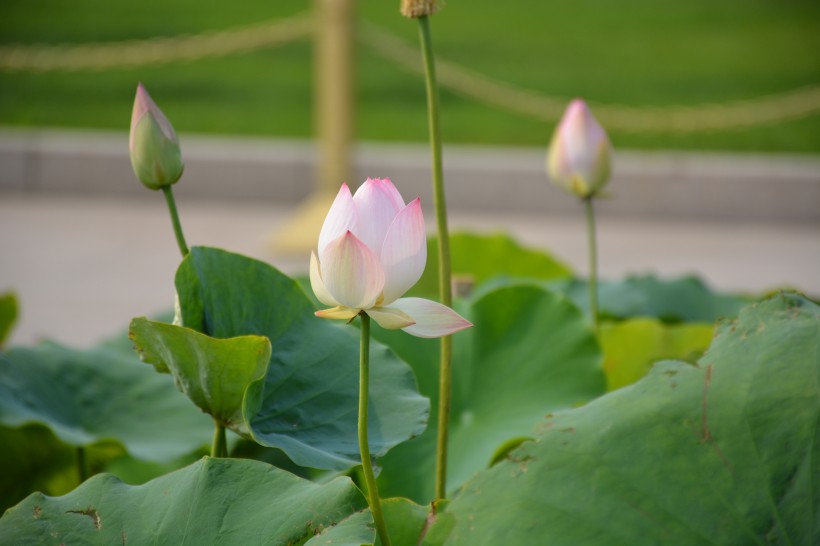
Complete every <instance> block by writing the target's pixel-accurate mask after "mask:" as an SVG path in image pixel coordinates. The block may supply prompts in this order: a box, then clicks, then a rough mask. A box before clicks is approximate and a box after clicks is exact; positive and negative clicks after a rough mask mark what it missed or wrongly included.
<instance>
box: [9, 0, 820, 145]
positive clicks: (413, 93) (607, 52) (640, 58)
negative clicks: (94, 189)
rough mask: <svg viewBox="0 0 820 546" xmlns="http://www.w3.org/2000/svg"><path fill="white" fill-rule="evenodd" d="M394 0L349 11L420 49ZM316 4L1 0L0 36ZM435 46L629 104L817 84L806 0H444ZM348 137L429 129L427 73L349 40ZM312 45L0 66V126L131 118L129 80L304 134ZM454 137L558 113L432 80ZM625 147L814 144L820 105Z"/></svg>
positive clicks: (187, 109)
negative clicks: (178, 58) (517, 106)
mask: <svg viewBox="0 0 820 546" xmlns="http://www.w3.org/2000/svg"><path fill="white" fill-rule="evenodd" d="M398 7H399V0H378V1H376V0H360V2H359V3H358V9H359V18H360V19H363V20H366V21H371V22H373V23H376V24H378V25H380V26H382V27H384V28H386V29H388V30H390V31H391V32H393V33H395V34H396V35H397V36H399V37H402V38H404V39H406V40H407V41H408V43H410V44H412V45H413V46H414V47H416V44H417V34H416V33H417V25H416V24H415V23H414V22H412V21H409V20H407V19H405V18H403V17H402V16H401V15H400V14H399V12H398ZM310 9H312V3H311V2H306V1H298V2H297V1H282V0H280V1H275V2H271V1H261V0H233V1H232V2H217V1H210V0H196V1H194V0H172V1H169V0H165V1H163V0H141V1H139V2H137V1H132V0H127V1H126V0H120V1H117V2H107V3H100V2H99V1H97V0H4V1H3V3H2V7H0V43H2V44H10V43H24V44H35V43H45V44H59V43H63V42H68V43H86V42H107V41H121V40H128V39H143V38H150V37H155V36H176V35H180V34H183V33H200V32H202V31H205V30H219V29H225V28H228V27H230V26H234V25H245V24H250V23H254V22H260V21H264V20H268V19H276V18H280V17H285V16H290V15H294V14H298V13H301V12H305V11H306V10H310ZM433 37H434V41H435V47H436V52H437V54H438V55H440V56H441V57H442V58H445V59H448V60H450V61H453V62H455V63H457V64H459V65H461V66H463V67H464V68H467V69H469V70H472V71H475V72H477V73H479V74H481V75H483V76H486V77H488V78H490V79H493V80H497V81H500V82H504V83H507V84H510V85H513V86H515V87H520V88H523V89H528V90H531V91H533V92H535V93H537V94H542V95H548V96H553V97H557V98H562V99H566V100H569V99H571V98H572V97H575V96H582V97H585V98H587V99H588V100H589V101H591V102H593V103H603V104H610V103H617V104H624V105H634V106H659V107H663V106H664V105H676V104H684V105H686V104H699V103H710V102H717V103H721V102H725V101H734V100H742V99H753V98H757V97H760V96H763V95H767V94H773V93H781V92H786V91H790V90H793V89H796V88H799V87H802V86H807V85H818V84H820V2H818V1H817V0H721V1H719V2H716V1H714V0H683V1H671V0H621V1H617V2H615V1H612V0H574V1H559V0H508V1H506V2H499V1H497V0H495V1H493V0H469V1H467V0H448V2H447V3H446V5H445V7H444V8H443V9H442V10H441V11H440V12H439V13H438V14H436V15H435V16H434V18H433ZM357 63H358V74H357V85H358V92H357V93H358V113H357V130H356V133H357V136H358V138H359V139H362V140H381V141H424V140H425V139H426V137H427V125H426V111H425V96H424V87H423V83H422V80H421V78H420V77H419V76H418V75H416V74H411V73H408V72H406V71H405V70H403V69H402V68H400V67H398V66H396V65H394V64H393V63H391V62H390V61H387V60H385V59H384V58H383V57H381V56H379V55H377V54H375V53H374V52H373V51H372V50H371V49H369V48H368V47H366V46H364V45H361V44H360V45H359V47H358V56H357ZM312 79H313V75H312V68H311V46H310V43H309V41H308V40H307V39H303V40H299V41H296V42H293V43H289V44H287V45H284V46H281V47H278V48H272V49H269V50H264V51H257V52H253V53H247V54H239V55H232V56H228V57H223V58H208V59H203V60H198V61H193V62H176V63H172V64H165V65H156V66H141V67H136V68H116V69H110V70H105V71H80V72H47V73H34V72H24V71H18V72H8V71H6V72H0V125H16V126H48V127H89V128H109V129H122V130H127V127H128V124H129V119H130V115H131V104H132V101H133V95H134V90H135V87H136V83H137V82H138V81H142V82H144V83H145V84H146V86H147V87H148V89H149V90H150V92H151V94H152V95H153V97H154V99H155V100H156V101H157V102H158V103H159V105H160V106H161V107H162V109H163V110H164V111H165V112H166V114H167V115H168V116H169V118H170V119H171V120H172V122H173V123H174V125H175V127H176V128H177V130H178V131H179V132H181V133H190V132H198V133H228V134H249V135H266V136H276V137H297V138H306V137H310V136H311V134H312V132H313V124H312V119H311V102H312V101H311V82H312ZM441 99H442V106H443V116H444V117H443V120H442V124H443V125H442V127H443V134H444V138H445V140H446V141H448V142H458V143H481V144H498V145H527V146H545V145H546V144H547V142H548V140H549V136H550V134H551V132H552V128H553V127H552V124H550V123H546V122H544V121H540V120H535V119H531V118H528V117H526V116H523V115H520V114H515V113H511V112H509V111H506V110H504V109H500V108H497V107H494V106H489V105H486V104H483V103H480V102H476V101H475V100H472V99H468V98H463V97H460V96H456V95H454V94H453V93H451V92H450V91H448V90H446V89H444V90H442V97H441ZM611 133H612V134H611V136H612V140H613V142H614V144H615V145H616V146H618V147H621V148H677V149H708V150H746V151H777V152H810V153H818V152H820V116H818V112H815V113H814V115H812V116H808V117H804V118H803V119H799V120H794V121H787V122H783V123H778V124H772V125H768V126H763V127H756V128H752V129H736V130H726V131H712V132H699V133H694V134H689V135H682V134H653V133H644V134H641V133H621V132H618V131H611Z"/></svg>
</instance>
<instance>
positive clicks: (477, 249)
mask: <svg viewBox="0 0 820 546" xmlns="http://www.w3.org/2000/svg"><path fill="white" fill-rule="evenodd" d="M450 260H451V267H452V271H453V278H454V279H455V280H463V281H466V282H468V283H472V284H478V283H481V282H482V281H485V280H486V279H488V278H491V277H493V276H496V275H509V276H514V277H527V278H532V279H565V278H568V277H569V276H570V275H571V274H572V272H571V271H570V269H569V267H568V266H566V265H565V264H563V263H561V262H560V261H559V260H557V259H556V258H554V257H552V256H551V255H549V254H548V253H546V252H544V251H543V250H534V249H529V248H524V247H522V246H521V245H519V244H518V243H517V242H516V241H515V240H514V239H513V238H512V237H510V236H509V235H507V234H505V233H494V234H491V235H483V234H477V233H469V232H456V233H452V234H451V235H450ZM412 293H413V294H418V295H423V296H429V295H431V294H438V239H437V238H436V237H431V238H430V239H429V240H428V241H427V267H426V268H425V269H424V274H423V275H422V276H421V279H419V282H418V283H416V285H415V286H414V287H413V290H412Z"/></svg>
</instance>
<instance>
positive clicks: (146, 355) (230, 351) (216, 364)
mask: <svg viewBox="0 0 820 546" xmlns="http://www.w3.org/2000/svg"><path fill="white" fill-rule="evenodd" d="M129 335H130V337H131V339H132V340H133V342H134V346H135V347H136V350H137V353H139V355H140V358H141V359H142V360H143V361H144V362H147V363H149V364H153V366H154V368H155V369H156V370H157V371H158V372H160V373H170V374H171V375H172V376H173V377H174V383H176V385H177V388H179V390H180V391H182V392H183V393H185V394H186V395H187V396H188V398H190V399H191V400H192V401H193V403H194V404H196V406H197V407H198V408H199V409H201V410H202V411H204V412H205V413H207V414H209V415H211V416H212V417H213V418H214V419H215V420H216V421H219V422H220V423H222V424H223V425H224V426H228V427H231V428H236V429H242V428H244V421H243V418H242V404H243V401H244V399H245V392H246V391H247V389H248V386H249V385H250V384H251V383H253V382H254V381H259V380H261V379H263V378H264V377H265V373H266V372H267V370H268V363H269V362H270V354H271V344H270V341H269V340H268V338H266V337H262V336H240V337H233V338H229V339H216V338H212V337H208V336H206V335H205V334H200V333H199V332H197V331H195V330H191V329H190V328H184V327H182V326H175V325H173V324H165V323H162V322H154V321H150V320H148V319H146V318H136V319H134V320H133V321H131V328H130V334H129ZM256 409H257V410H258V408H256ZM254 413H255V411H254Z"/></svg>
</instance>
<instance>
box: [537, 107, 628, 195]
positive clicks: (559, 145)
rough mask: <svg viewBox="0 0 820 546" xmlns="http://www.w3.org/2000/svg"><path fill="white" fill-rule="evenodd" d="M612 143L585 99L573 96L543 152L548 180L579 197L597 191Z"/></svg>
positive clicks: (603, 179)
mask: <svg viewBox="0 0 820 546" xmlns="http://www.w3.org/2000/svg"><path fill="white" fill-rule="evenodd" d="M611 155H612V145H611V144H610V143H609V138H608V137H607V135H606V132H605V131H604V128H603V127H601V125H600V124H599V123H598V121H597V120H596V119H595V117H594V116H593V115H592V112H590V111H589V108H587V105H586V103H585V102H584V101H583V100H581V99H575V100H573V101H572V102H571V103H570V105H569V107H567V110H566V112H564V117H562V118H561V123H560V124H559V125H558V128H557V129H555V133H554V134H553V135H552V141H551V142H550V147H549V152H548V153H547V174H549V177H550V178H551V179H552V181H553V182H554V183H555V184H557V185H558V186H560V187H561V188H563V189H565V190H567V191H568V192H570V193H574V194H575V195H577V196H578V197H581V198H582V199H586V198H589V197H592V196H593V195H595V194H596V193H598V192H599V191H600V190H601V189H602V188H603V187H604V186H605V185H606V183H607V182H608V181H609V170H610V156H611Z"/></svg>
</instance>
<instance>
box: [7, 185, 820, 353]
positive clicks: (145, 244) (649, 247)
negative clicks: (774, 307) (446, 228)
mask: <svg viewBox="0 0 820 546" xmlns="http://www.w3.org/2000/svg"><path fill="white" fill-rule="evenodd" d="M179 208H180V214H181V217H182V222H183V224H184V227H185V231H186V236H187V238H188V242H189V244H191V245H210V246H217V247H223V248H226V249H229V250H232V251H235V252H240V253H243V254H246V255H249V256H253V257H257V258H260V259H263V260H267V261H269V262H271V263H273V264H274V265H276V266H278V267H280V268H281V269H283V270H284V271H286V272H289V273H300V272H305V271H306V270H307V265H308V255H307V253H305V254H304V255H296V256H293V255H291V256H283V255H278V256H277V255H276V254H274V253H273V251H272V247H271V245H270V238H271V236H272V235H273V234H274V233H275V232H276V230H277V228H278V227H279V226H281V225H282V224H283V223H284V222H286V221H287V219H288V217H289V215H290V214H291V212H292V208H291V207H289V206H287V205H282V204H279V203H276V202H267V201H259V202H256V203H253V202H233V203H228V204H226V203H223V202H216V201H212V200H197V199H193V198H186V199H180V200H179ZM579 213H580V211H579ZM451 224H452V227H453V229H459V228H469V229H476V230H480V231H484V232H487V231H496V230H505V231H508V232H510V233H512V234H513V235H514V236H515V237H516V238H518V239H519V240H520V241H521V242H522V243H525V244H527V245H529V246H534V247H538V248H549V249H551V250H552V252H554V253H555V254H556V255H557V256H559V257H560V258H562V259H563V260H565V261H566V262H568V263H569V264H570V265H571V266H572V267H574V268H576V269H577V270H578V271H580V272H582V273H583V272H584V271H585V267H586V246H585V241H584V226H583V222H582V218H581V215H580V214H570V215H567V214H564V215H558V214H550V215H547V214H544V215H533V214H510V213H501V214H490V213H483V212H475V211H472V212H471V211H469V210H466V211H464V210H462V211H459V210H455V211H454V212H453V214H452V215H451ZM428 227H432V219H431V217H430V215H428ZM598 228H599V233H600V251H601V252H600V268H601V273H602V276H603V277H609V278H617V277H622V276H623V275H626V274H628V273H647V272H655V273H658V274H660V275H663V276H675V275H682V274H687V273H695V274H698V275H700V276H702V277H703V278H704V279H705V280H706V281H707V282H708V283H709V284H710V285H712V286H713V287H715V288H719V289H724V290H741V291H751V292H761V291H764V290H768V289H772V288H777V287H784V286H795V287H799V288H801V289H803V290H805V291H808V292H811V293H813V294H815V295H816V294H820V237H818V234H820V230H819V229H818V226H817V225H816V224H799V225H795V224H792V225H787V224H765V223H759V222H758V223H741V222H731V223H726V222H714V221H700V222H697V223H695V222H691V221H680V220H657V219H656V220H646V219H638V220H636V219H630V218H625V217H618V216H612V215H603V216H602V217H601V218H600V220H599V225H598ZM178 262H179V254H178V251H177V248H176V246H175V242H174V237H173V233H172V231H171V227H170V221H169V219H168V217H167V213H166V211H165V203H164V201H163V199H162V197H161V195H160V194H155V193H151V192H147V191H146V192H144V194H143V195H141V196H119V197H118V196H105V197H91V196H82V195H80V196H78V195H53V194H26V193H20V192H8V191H7V192H0V291H4V290H6V289H14V290H15V291H16V292H17V294H18V295H19V297H20V300H21V307H22V310H21V311H22V316H21V320H20V322H19V324H18V326H17V328H16V330H15V331H14V333H13V335H12V340H11V342H12V344H30V343H33V342H35V341H36V340H38V339H41V338H52V339H56V340H59V341H62V342H65V343H68V344H71V345H74V346H88V345H91V344H93V343H94V342H96V341H98V340H100V339H101V338H103V337H105V336H108V335H112V334H115V333H117V332H120V331H122V330H123V329H124V328H126V327H127V325H128V322H129V321H130V319H131V318H132V317H135V316H142V315H146V314H151V313H154V312H157V311H161V310H165V309H169V308H171V307H172V305H173V298H174V287H173V275H174V271H175V269H176V267H177V264H178Z"/></svg>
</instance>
